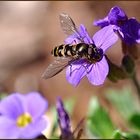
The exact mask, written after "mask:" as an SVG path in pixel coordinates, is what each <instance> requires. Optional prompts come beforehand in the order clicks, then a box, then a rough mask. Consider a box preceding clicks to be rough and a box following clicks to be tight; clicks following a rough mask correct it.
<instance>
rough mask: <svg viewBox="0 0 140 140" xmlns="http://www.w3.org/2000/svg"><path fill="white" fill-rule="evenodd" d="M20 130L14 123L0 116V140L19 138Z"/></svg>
mask: <svg viewBox="0 0 140 140" xmlns="http://www.w3.org/2000/svg"><path fill="white" fill-rule="evenodd" d="M19 135H20V130H19V128H18V127H17V126H16V124H15V121H13V120H12V119H9V118H8V117H5V116H0V139H16V138H19Z"/></svg>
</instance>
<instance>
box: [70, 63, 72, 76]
mask: <svg viewBox="0 0 140 140" xmlns="http://www.w3.org/2000/svg"><path fill="white" fill-rule="evenodd" d="M71 75H72V65H71V64H70V76H71Z"/></svg>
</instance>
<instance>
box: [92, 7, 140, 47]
mask: <svg viewBox="0 0 140 140" xmlns="http://www.w3.org/2000/svg"><path fill="white" fill-rule="evenodd" d="M94 25H95V26H100V27H102V28H103V27H105V26H108V25H115V26H114V29H116V30H118V32H119V34H120V36H121V38H122V39H123V41H124V42H125V43H126V44H127V45H128V46H132V45H133V44H134V43H140V23H139V22H138V21H137V20H136V19H135V18H134V17H132V18H130V19H128V17H127V15H126V14H125V12H124V11H123V10H122V9H121V8H120V7H118V6H114V7H113V8H111V10H110V12H109V14H108V15H107V16H106V17H105V18H103V19H100V20H96V21H94Z"/></svg>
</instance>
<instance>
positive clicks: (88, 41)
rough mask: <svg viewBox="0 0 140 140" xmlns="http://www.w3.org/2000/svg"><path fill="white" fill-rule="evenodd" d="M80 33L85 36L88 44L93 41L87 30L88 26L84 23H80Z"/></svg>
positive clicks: (84, 38)
mask: <svg viewBox="0 0 140 140" xmlns="http://www.w3.org/2000/svg"><path fill="white" fill-rule="evenodd" d="M80 35H81V37H82V38H83V40H84V42H85V43H87V44H92V43H93V41H92V39H91V38H90V36H89V34H88V32H87V29H86V27H85V26H84V25H83V24H81V25H80Z"/></svg>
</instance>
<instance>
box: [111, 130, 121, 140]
mask: <svg viewBox="0 0 140 140" xmlns="http://www.w3.org/2000/svg"><path fill="white" fill-rule="evenodd" d="M112 139H122V134H121V131H120V130H115V131H114V132H113V137H112Z"/></svg>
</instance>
